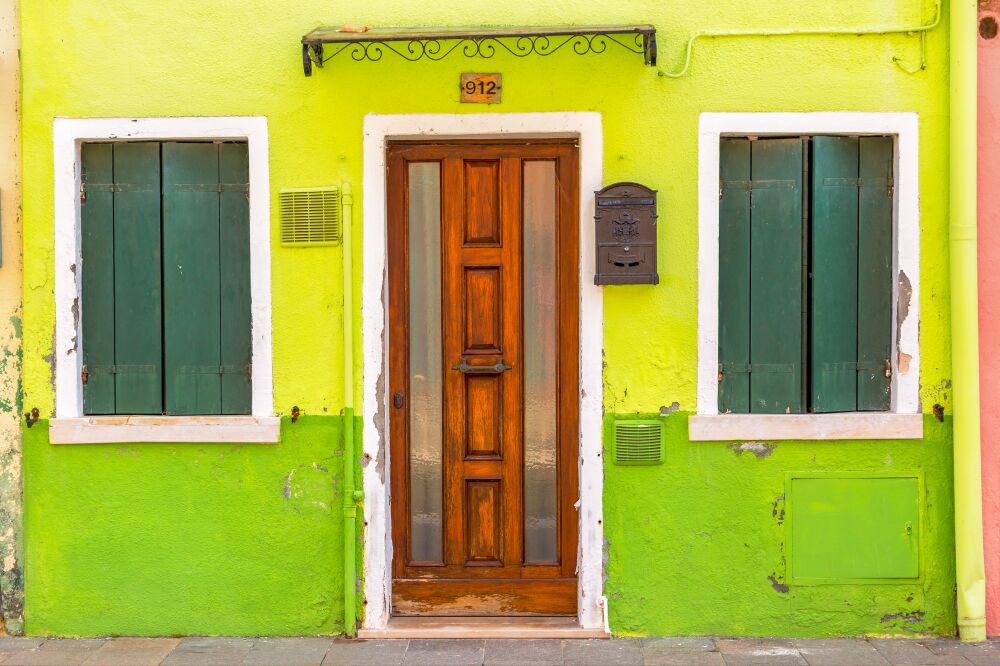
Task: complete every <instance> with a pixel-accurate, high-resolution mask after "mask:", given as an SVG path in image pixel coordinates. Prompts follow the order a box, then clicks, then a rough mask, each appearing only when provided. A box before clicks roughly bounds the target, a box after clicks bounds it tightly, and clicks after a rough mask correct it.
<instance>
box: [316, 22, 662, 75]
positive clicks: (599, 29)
mask: <svg viewBox="0 0 1000 666" xmlns="http://www.w3.org/2000/svg"><path fill="white" fill-rule="evenodd" d="M442 42H449V43H442ZM327 44H330V45H334V47H333V48H331V49H329V51H330V52H329V53H328V52H327V49H326V48H325V46H326V45H327ZM609 44H615V45H617V46H619V47H621V48H623V49H625V50H626V51H629V52H631V53H635V54H639V55H642V57H643V62H645V64H647V65H650V66H655V65H656V28H654V27H653V26H651V25H599V26H548V27H530V28H512V27H503V28H493V27H467V28H438V29H434V28H373V29H369V30H366V31H365V32H346V31H341V30H340V29H339V28H335V27H320V28H316V29H315V30H313V31H312V32H310V33H309V34H307V35H305V36H304V37H303V38H302V67H303V69H304V70H305V75H306V76H312V70H313V65H315V66H317V67H322V66H323V64H324V63H326V62H327V61H329V60H331V59H332V58H335V57H337V56H338V55H340V54H341V53H343V52H344V51H347V52H348V53H349V54H350V56H351V59H353V60H355V61H357V62H361V61H363V60H368V61H371V62H376V61H379V60H381V59H382V56H383V55H385V52H386V51H390V52H392V53H394V54H396V55H397V56H399V57H400V58H403V59H404V60H408V61H410V62H416V61H417V60H421V59H423V58H426V59H428V60H434V61H437V60H443V59H444V58H446V57H448V56H449V55H451V54H452V53H453V52H455V51H456V50H457V51H459V52H460V54H461V55H464V56H465V57H467V58H473V57H480V58H492V57H493V56H494V55H496V54H497V53H498V52H499V53H504V52H506V53H509V54H510V55H513V56H515V57H518V58H523V57H525V56H528V55H532V54H535V55H539V56H547V55H552V54H553V53H555V52H556V51H559V50H561V49H562V48H563V47H564V46H567V45H568V46H569V48H570V49H571V50H572V51H573V52H574V53H576V54H577V55H585V54H587V53H603V52H604V51H605V50H606V49H607V48H608V45H609ZM498 47H499V48H498Z"/></svg>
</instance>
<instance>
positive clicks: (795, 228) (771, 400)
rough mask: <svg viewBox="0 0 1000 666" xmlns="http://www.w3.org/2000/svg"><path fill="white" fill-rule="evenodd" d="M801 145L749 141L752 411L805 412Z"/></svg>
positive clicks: (784, 141)
mask: <svg viewBox="0 0 1000 666" xmlns="http://www.w3.org/2000/svg"><path fill="white" fill-rule="evenodd" d="M802 147H803V142H802V140H801V139H766V140H757V141H752V142H751V148H750V154H751V169H750V174H751V177H752V180H751V183H750V201H751V204H750V205H751V210H750V304H751V307H750V362H751V366H750V411H751V412H754V413H765V414H783V413H792V414H794V413H799V412H801V411H802V404H803V390H802V354H803V346H802V325H803V299H802V295H803V290H802V239H803V235H802V164H803V162H802Z"/></svg>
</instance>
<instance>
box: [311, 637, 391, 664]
mask: <svg viewBox="0 0 1000 666" xmlns="http://www.w3.org/2000/svg"><path fill="white" fill-rule="evenodd" d="M409 643H410V641H408V640H405V639H377V640H364V639H353V640H348V639H338V640H335V641H334V642H333V645H331V646H330V649H329V650H328V651H327V653H326V658H325V659H324V660H323V666H400V664H402V663H403V656H404V655H405V654H406V647H407V645H409Z"/></svg>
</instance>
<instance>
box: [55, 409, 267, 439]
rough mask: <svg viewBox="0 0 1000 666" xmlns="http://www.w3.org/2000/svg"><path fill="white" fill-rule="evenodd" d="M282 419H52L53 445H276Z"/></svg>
mask: <svg viewBox="0 0 1000 666" xmlns="http://www.w3.org/2000/svg"><path fill="white" fill-rule="evenodd" d="M280 438H281V420H280V419H278V418H277V417H267V418H257V417H254V416H84V417H80V418H69V419H52V420H51V421H49V443H50V444H124V443H138V442H143V443H145V442H161V443H166V442H171V443H211V442H232V443H246V444H277V443H278V441H279V440H280Z"/></svg>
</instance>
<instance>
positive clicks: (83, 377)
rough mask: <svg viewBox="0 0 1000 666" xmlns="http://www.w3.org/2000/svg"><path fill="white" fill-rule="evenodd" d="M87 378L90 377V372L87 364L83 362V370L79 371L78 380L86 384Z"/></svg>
mask: <svg viewBox="0 0 1000 666" xmlns="http://www.w3.org/2000/svg"><path fill="white" fill-rule="evenodd" d="M88 379H90V372H89V371H88V370H87V365H86V364H84V366H83V370H81V371H80V381H81V382H82V383H84V384H86V383H87V380H88Z"/></svg>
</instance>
